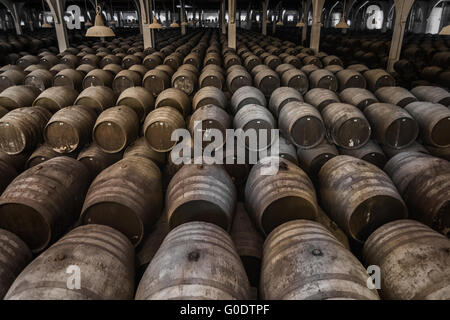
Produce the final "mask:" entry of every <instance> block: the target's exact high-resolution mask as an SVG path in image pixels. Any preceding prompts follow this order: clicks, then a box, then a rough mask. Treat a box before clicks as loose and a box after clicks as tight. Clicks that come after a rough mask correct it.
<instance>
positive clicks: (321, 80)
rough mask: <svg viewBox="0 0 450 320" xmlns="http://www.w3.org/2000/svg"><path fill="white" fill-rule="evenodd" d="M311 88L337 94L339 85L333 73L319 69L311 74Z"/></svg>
mask: <svg viewBox="0 0 450 320" xmlns="http://www.w3.org/2000/svg"><path fill="white" fill-rule="evenodd" d="M309 86H310V87H311V88H322V89H328V90H331V91H334V92H336V91H337V89H338V86H339V83H338V81H337V79H336V77H335V75H334V74H333V73H332V72H330V71H328V70H325V69H319V70H316V71H313V72H311V73H310V74H309Z"/></svg>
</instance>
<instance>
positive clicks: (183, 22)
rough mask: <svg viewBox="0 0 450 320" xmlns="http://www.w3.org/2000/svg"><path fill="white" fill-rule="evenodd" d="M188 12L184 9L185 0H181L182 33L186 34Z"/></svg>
mask: <svg viewBox="0 0 450 320" xmlns="http://www.w3.org/2000/svg"><path fill="white" fill-rule="evenodd" d="M185 22H186V12H185V11H184V0H180V25H181V34H182V35H183V36H184V35H185V34H186V23H185Z"/></svg>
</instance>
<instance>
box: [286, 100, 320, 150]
mask: <svg viewBox="0 0 450 320" xmlns="http://www.w3.org/2000/svg"><path fill="white" fill-rule="evenodd" d="M278 127H279V128H280V130H281V133H282V134H283V136H285V137H286V138H287V139H288V140H289V141H290V142H291V143H293V144H294V145H296V146H297V147H299V148H303V149H307V148H314V147H315V146H317V145H318V144H320V143H321V142H322V140H323V138H324V136H325V126H324V124H323V120H322V116H321V115H320V112H319V111H318V110H317V109H316V108H315V107H313V106H312V105H310V104H308V103H304V102H300V101H291V102H288V103H286V104H285V105H284V106H283V108H282V109H281V111H280V113H279V117H278Z"/></svg>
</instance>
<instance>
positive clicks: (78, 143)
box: [44, 106, 97, 153]
mask: <svg viewBox="0 0 450 320" xmlns="http://www.w3.org/2000/svg"><path fill="white" fill-rule="evenodd" d="M96 116H97V115H96V114H95V112H94V111H93V110H91V109H89V108H87V107H83V106H71V107H67V108H64V109H61V110H60V111H58V112H56V113H55V114H54V115H53V116H52V117H51V118H50V120H49V121H48V123H47V125H46V127H45V130H44V139H45V141H46V142H47V143H48V144H49V145H50V146H51V147H52V148H53V150H55V151H56V152H59V153H70V152H72V151H74V150H76V149H79V148H81V147H83V146H84V145H85V144H86V143H88V142H89V141H90V140H91V132H92V128H93V127H94V124H95V118H96Z"/></svg>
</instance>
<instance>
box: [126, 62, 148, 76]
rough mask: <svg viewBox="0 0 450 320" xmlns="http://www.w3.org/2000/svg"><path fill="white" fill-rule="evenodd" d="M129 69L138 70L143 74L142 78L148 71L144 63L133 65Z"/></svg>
mask: <svg viewBox="0 0 450 320" xmlns="http://www.w3.org/2000/svg"><path fill="white" fill-rule="evenodd" d="M128 70H130V71H134V72H137V73H138V74H139V75H140V76H141V79H142V78H144V76H145V74H146V73H147V72H148V69H147V67H146V66H144V65H142V64H135V65H132V66H131V67H130V68H129V69H128Z"/></svg>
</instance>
